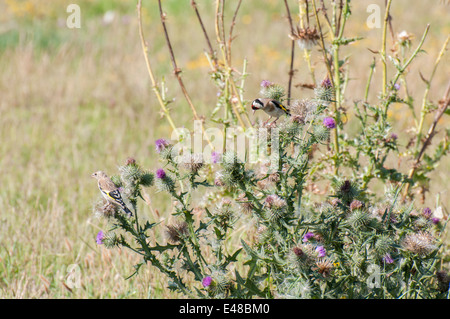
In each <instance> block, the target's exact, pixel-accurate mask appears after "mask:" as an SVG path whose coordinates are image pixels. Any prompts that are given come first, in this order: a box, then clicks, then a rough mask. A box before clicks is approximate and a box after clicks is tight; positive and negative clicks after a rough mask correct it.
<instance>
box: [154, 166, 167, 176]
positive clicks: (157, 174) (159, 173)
mask: <svg viewBox="0 0 450 319" xmlns="http://www.w3.org/2000/svg"><path fill="white" fill-rule="evenodd" d="M156 177H157V178H159V179H164V178H166V172H165V171H164V170H163V169H162V168H158V170H157V171H156Z"/></svg>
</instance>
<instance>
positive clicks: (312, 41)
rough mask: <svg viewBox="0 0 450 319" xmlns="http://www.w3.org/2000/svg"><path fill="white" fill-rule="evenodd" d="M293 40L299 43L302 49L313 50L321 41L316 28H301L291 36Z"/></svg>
mask: <svg viewBox="0 0 450 319" xmlns="http://www.w3.org/2000/svg"><path fill="white" fill-rule="evenodd" d="M291 37H292V39H294V40H296V41H297V44H298V46H299V47H300V49H302V50H304V49H306V50H311V49H312V48H313V47H314V46H315V45H316V44H317V40H319V39H320V36H319V33H318V32H317V29H316V28H309V27H307V28H299V27H297V30H296V31H295V32H294V34H292V35H291Z"/></svg>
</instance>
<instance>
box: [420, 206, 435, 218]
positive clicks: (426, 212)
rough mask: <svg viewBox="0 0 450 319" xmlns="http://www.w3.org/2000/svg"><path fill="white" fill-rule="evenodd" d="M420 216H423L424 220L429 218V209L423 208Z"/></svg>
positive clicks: (430, 213)
mask: <svg viewBox="0 0 450 319" xmlns="http://www.w3.org/2000/svg"><path fill="white" fill-rule="evenodd" d="M422 214H423V216H424V217H425V218H430V217H431V215H432V214H433V212H432V211H431V209H430V207H425V208H424V209H423V210H422Z"/></svg>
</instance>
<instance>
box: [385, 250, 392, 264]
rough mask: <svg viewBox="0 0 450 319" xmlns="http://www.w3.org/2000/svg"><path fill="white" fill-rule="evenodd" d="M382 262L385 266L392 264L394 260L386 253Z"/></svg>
mask: <svg viewBox="0 0 450 319" xmlns="http://www.w3.org/2000/svg"><path fill="white" fill-rule="evenodd" d="M383 262H384V263H385V264H392V263H393V262H394V259H392V257H391V255H390V254H389V253H387V254H386V255H384V257H383Z"/></svg>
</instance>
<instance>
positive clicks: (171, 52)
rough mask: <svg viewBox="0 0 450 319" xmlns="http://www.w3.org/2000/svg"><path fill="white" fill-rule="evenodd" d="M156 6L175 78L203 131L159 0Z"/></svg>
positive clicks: (201, 120) (203, 129)
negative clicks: (182, 75)
mask: <svg viewBox="0 0 450 319" xmlns="http://www.w3.org/2000/svg"><path fill="white" fill-rule="evenodd" d="M158 6H159V14H160V18H161V24H162V26H163V29H164V36H165V39H166V44H167V47H168V48H169V52H170V60H171V62H172V67H173V73H174V74H175V76H176V78H177V80H178V83H179V85H180V88H181V91H182V92H183V95H184V97H185V98H186V101H187V103H188V105H189V107H190V108H191V110H192V113H193V115H194V119H195V120H197V121H200V123H201V128H202V132H203V133H205V127H204V125H203V119H201V118H200V117H199V116H198V113H197V110H196V109H195V106H194V104H193V103H192V100H191V98H190V96H189V94H188V92H187V90H186V87H185V86H184V82H183V79H182V78H181V75H180V73H181V69H180V68H178V65H177V61H176V59H175V54H174V53H173V49H172V44H171V42H170V38H169V33H168V32H167V27H166V14H165V13H164V12H163V11H162V5H161V0H158ZM204 136H205V138H206V140H207V142H208V143H209V145H210V146H211V147H212V148H213V147H214V146H213V144H212V143H211V141H210V140H209V138H208V136H207V135H206V134H204Z"/></svg>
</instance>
